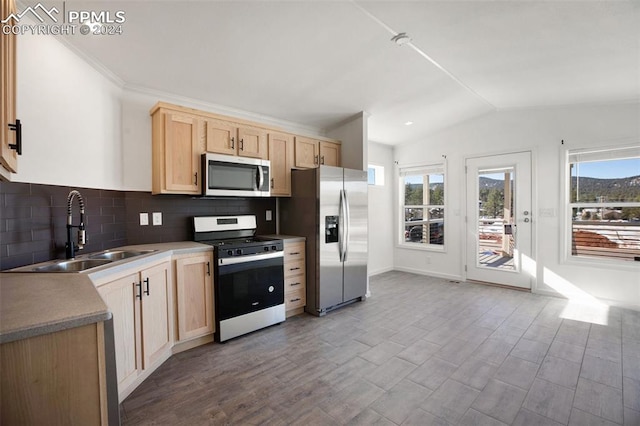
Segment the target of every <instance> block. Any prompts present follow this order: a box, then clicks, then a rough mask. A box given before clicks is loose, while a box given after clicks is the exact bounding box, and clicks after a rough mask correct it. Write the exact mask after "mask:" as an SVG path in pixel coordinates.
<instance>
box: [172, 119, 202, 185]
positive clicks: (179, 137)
mask: <svg viewBox="0 0 640 426" xmlns="http://www.w3.org/2000/svg"><path fill="white" fill-rule="evenodd" d="M164 138H165V140H164V169H165V185H164V186H165V189H166V190H167V191H168V192H178V193H182V194H199V193H200V180H201V179H200V176H198V171H199V170H200V154H201V150H200V143H199V140H198V118H197V117H193V116H188V115H180V114H173V113H167V114H166V115H165V132H164Z"/></svg>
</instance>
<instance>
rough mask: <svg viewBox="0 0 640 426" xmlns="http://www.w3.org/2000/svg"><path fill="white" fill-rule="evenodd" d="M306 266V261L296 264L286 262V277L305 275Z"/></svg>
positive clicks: (296, 262) (299, 261)
mask: <svg viewBox="0 0 640 426" xmlns="http://www.w3.org/2000/svg"><path fill="white" fill-rule="evenodd" d="M304 270H305V265H304V259H302V260H298V261H295V262H285V264H284V277H285V278H287V277H292V276H294V275H300V274H304Z"/></svg>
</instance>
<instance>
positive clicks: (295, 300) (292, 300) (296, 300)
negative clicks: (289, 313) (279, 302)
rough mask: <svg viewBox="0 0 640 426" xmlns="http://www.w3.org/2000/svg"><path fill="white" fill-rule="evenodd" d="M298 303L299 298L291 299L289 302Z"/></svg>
mask: <svg viewBox="0 0 640 426" xmlns="http://www.w3.org/2000/svg"><path fill="white" fill-rule="evenodd" d="M299 301H300V298H299V297H296V298H295V299H291V302H299Z"/></svg>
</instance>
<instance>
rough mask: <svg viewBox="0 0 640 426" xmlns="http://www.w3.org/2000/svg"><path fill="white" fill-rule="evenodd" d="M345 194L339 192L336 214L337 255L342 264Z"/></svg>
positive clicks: (342, 191) (341, 191)
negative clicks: (338, 208) (338, 205)
mask: <svg viewBox="0 0 640 426" xmlns="http://www.w3.org/2000/svg"><path fill="white" fill-rule="evenodd" d="M345 200H346V197H345V193H344V190H342V189H341V190H340V210H339V213H338V254H339V256H340V262H344V241H345V240H344V227H345V220H344V218H345V213H346V212H345Z"/></svg>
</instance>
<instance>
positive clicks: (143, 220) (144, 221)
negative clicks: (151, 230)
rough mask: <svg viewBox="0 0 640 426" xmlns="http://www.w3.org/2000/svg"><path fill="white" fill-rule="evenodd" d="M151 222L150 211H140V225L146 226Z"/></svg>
mask: <svg viewBox="0 0 640 426" xmlns="http://www.w3.org/2000/svg"><path fill="white" fill-rule="evenodd" d="M148 224H149V213H140V225H141V226H146V225H148Z"/></svg>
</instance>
